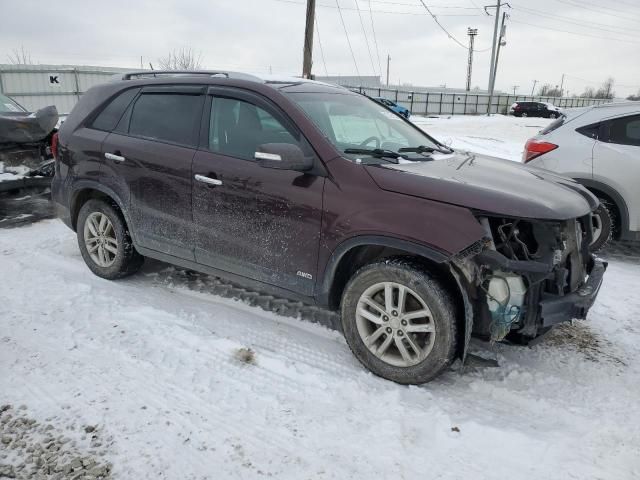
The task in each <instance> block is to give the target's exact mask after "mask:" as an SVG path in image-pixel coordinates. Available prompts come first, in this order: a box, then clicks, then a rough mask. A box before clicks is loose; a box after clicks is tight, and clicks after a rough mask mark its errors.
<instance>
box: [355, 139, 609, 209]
mask: <svg viewBox="0 0 640 480" xmlns="http://www.w3.org/2000/svg"><path fill="white" fill-rule="evenodd" d="M433 158H434V160H433V161H423V162H402V163H400V164H398V165H396V164H384V165H370V166H367V167H365V168H366V169H367V171H368V172H369V174H370V175H371V177H372V178H373V180H374V181H375V182H376V184H378V186H379V187H380V188H382V189H383V190H388V191H392V192H397V193H404V194H407V195H414V196H417V197H421V198H425V199H428V200H436V201H440V202H446V203H450V204H454V205H460V206H464V207H468V208H473V209H475V210H481V211H485V212H489V213H494V214H499V215H505V216H510V217H524V218H537V219H548V220H550V219H553V220H567V219H570V218H576V217H580V216H583V215H586V214H587V213H588V212H589V211H591V210H593V209H594V208H596V206H597V205H598V200H597V199H596V198H595V197H594V196H593V195H591V193H589V192H588V191H587V190H586V189H585V188H583V187H582V186H581V185H579V184H578V183H576V182H574V181H573V180H571V179H568V178H565V177H562V176H559V175H555V174H553V173H551V172H547V171H545V170H541V169H537V168H534V167H527V166H525V165H522V164H519V163H516V162H512V161H509V160H502V159H499V158H493V157H488V156H483V155H477V154H473V153H469V152H459V151H456V152H455V153H453V154H448V155H440V154H436V155H434V156H433Z"/></svg>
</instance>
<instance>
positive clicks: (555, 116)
mask: <svg viewBox="0 0 640 480" xmlns="http://www.w3.org/2000/svg"><path fill="white" fill-rule="evenodd" d="M549 118H558V114H557V113H550V114H549Z"/></svg>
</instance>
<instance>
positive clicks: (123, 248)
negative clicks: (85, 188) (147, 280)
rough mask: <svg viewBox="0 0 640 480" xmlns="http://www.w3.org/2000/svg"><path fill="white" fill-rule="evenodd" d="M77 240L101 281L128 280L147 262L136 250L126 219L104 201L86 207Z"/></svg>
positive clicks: (81, 215)
mask: <svg viewBox="0 0 640 480" xmlns="http://www.w3.org/2000/svg"><path fill="white" fill-rule="evenodd" d="M77 236H78V246H79V247H80V253H81V254H82V258H83V259H84V261H85V263H86V264H87V266H88V267H89V269H90V270H91V271H92V272H93V273H95V274H96V275H98V276H99V277H102V278H106V279H109V280H113V279H116V278H121V277H125V276H127V275H131V274H133V273H135V272H137V271H138V270H139V269H140V267H141V266H142V263H143V262H144V257H143V256H142V255H140V254H139V253H138V252H137V251H136V249H135V248H134V246H133V242H132V241H131V236H130V234H129V230H128V229H127V225H126V223H125V221H124V218H123V217H122V215H121V214H120V212H119V211H118V210H116V208H115V207H113V205H111V204H109V203H107V202H105V201H103V200H98V199H91V200H89V201H87V202H86V203H85V204H84V205H83V206H82V208H81V209H80V212H79V214H78V222H77Z"/></svg>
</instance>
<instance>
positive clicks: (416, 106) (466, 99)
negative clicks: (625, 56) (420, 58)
mask: <svg viewBox="0 0 640 480" xmlns="http://www.w3.org/2000/svg"><path fill="white" fill-rule="evenodd" d="M347 88H349V89H351V90H354V91H357V92H360V93H364V94H366V95H368V96H371V97H383V98H388V99H389V100H393V101H395V102H396V103H397V104H398V105H402V106H403V107H406V108H408V109H409V111H410V112H411V113H412V114H413V115H476V114H486V113H487V110H489V109H490V112H491V113H502V114H507V113H509V108H510V107H511V105H512V104H513V103H514V102H548V103H552V104H554V105H555V106H556V107H560V108H575V107H586V106H589V105H597V104H600V103H607V102H610V101H611V100H604V99H597V98H577V97H576V98H567V97H539V96H530V95H505V94H502V95H494V96H493V99H492V101H491V107H489V95H488V94H486V93H456V92H435V91H434V92H411V91H405V90H394V89H387V88H382V87H379V88H372V87H352V86H349V87H347Z"/></svg>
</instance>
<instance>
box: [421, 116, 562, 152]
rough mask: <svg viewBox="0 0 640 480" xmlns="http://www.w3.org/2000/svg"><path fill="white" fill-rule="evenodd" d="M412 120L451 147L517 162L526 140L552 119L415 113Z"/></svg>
mask: <svg viewBox="0 0 640 480" xmlns="http://www.w3.org/2000/svg"><path fill="white" fill-rule="evenodd" d="M411 121H412V122H413V123H414V124H416V125H417V126H418V127H419V128H421V129H422V130H424V131H425V132H427V133H428V134H429V135H431V136H432V137H434V138H435V139H436V140H439V141H440V142H442V143H445V144H447V145H450V146H451V147H453V148H459V149H461V150H469V151H471V152H475V153H480V154H483V155H490V156H492V157H500V158H506V159H508V160H513V161H515V162H520V161H521V160H522V152H523V151H524V144H525V143H526V142H527V140H528V139H529V138H531V137H533V136H534V135H536V134H537V133H538V132H539V131H540V130H542V129H543V128H544V127H546V126H547V125H548V124H549V123H550V122H552V121H553V120H550V119H547V118H531V117H525V118H522V117H512V116H505V115H491V116H490V117H487V116H486V115H453V116H442V117H421V116H417V115H416V116H413V117H411Z"/></svg>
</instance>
